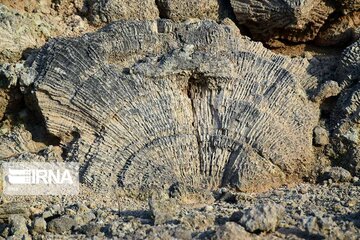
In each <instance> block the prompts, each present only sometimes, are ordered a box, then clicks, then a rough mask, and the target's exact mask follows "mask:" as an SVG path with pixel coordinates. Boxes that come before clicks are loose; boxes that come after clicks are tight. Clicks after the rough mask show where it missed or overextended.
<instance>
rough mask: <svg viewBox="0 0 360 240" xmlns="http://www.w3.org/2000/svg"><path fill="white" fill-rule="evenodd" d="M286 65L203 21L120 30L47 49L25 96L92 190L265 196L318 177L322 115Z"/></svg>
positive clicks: (296, 68)
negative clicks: (314, 173) (231, 191)
mask: <svg viewBox="0 0 360 240" xmlns="http://www.w3.org/2000/svg"><path fill="white" fill-rule="evenodd" d="M292 61H293V60H292V59H290V58H286V57H281V56H276V55H274V54H272V53H270V52H269V51H268V50H266V49H264V48H263V47H262V46H261V45H259V44H255V43H252V42H250V41H248V40H246V39H244V38H242V37H241V35H239V34H238V33H236V32H235V31H233V29H231V27H229V26H226V25H218V24H216V23H214V22H211V21H200V22H196V23H178V24H177V23H173V22H171V21H166V20H159V21H134V22H131V21H128V22H124V21H120V22H115V23H113V24H110V25H109V26H107V27H106V28H104V29H102V30H101V31H98V32H96V33H94V34H87V35H84V36H83V37H80V38H75V39H58V40H52V41H50V42H49V43H48V44H47V45H45V46H44V48H43V49H42V50H41V51H40V53H39V54H38V56H37V57H36V59H35V61H34V62H33V64H32V68H33V69H35V70H36V71H37V76H36V78H35V81H34V91H33V92H34V96H35V98H36V101H37V104H38V106H39V110H40V111H41V113H42V115H43V117H44V119H45V122H46V126H47V129H48V131H49V132H50V133H52V134H54V135H56V136H58V137H60V138H65V137H64V136H66V135H70V134H71V133H74V132H76V133H77V134H73V135H75V136H77V137H76V138H74V139H73V140H72V141H71V143H69V146H68V148H69V149H68V151H67V152H68V157H67V159H68V160H72V161H77V160H78V161H80V162H81V163H82V179H83V181H84V182H85V183H88V184H90V185H92V186H93V187H94V189H100V188H102V187H110V186H113V185H120V186H125V187H133V188H135V189H139V188H142V187H148V186H163V185H166V184H169V185H171V184H173V183H176V182H182V183H185V184H189V185H192V186H194V187H201V188H203V187H206V188H217V187H221V186H231V187H235V188H237V189H239V190H244V191H247V190H249V191H252V190H262V189H266V188H268V187H272V186H278V185H280V184H283V183H287V182H289V181H294V180H295V181H296V180H299V179H301V178H302V177H304V176H306V175H307V174H308V173H309V172H310V171H311V170H312V169H313V167H314V164H313V163H314V155H313V150H312V147H311V145H312V144H311V142H312V130H313V128H314V126H315V125H316V123H317V121H318V110H317V108H316V107H315V106H314V103H312V102H310V101H309V100H308V98H307V96H306V93H305V90H306V89H304V86H303V84H302V82H307V80H309V79H310V76H307V75H306V71H305V70H304V67H303V66H302V65H301V64H297V65H295V64H292ZM287 68H288V69H287ZM301 72H303V75H301V74H300V73H301ZM306 76H307V77H308V78H309V79H307V78H306ZM299 77H300V78H301V79H299ZM309 81H310V80H309Z"/></svg>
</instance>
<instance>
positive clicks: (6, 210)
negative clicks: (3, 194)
mask: <svg viewBox="0 0 360 240" xmlns="http://www.w3.org/2000/svg"><path fill="white" fill-rule="evenodd" d="M11 215H21V216H24V217H29V216H30V210H29V208H28V207H27V206H26V205H25V204H22V203H5V204H2V205H0V220H4V219H8V218H9V217H10V216H11Z"/></svg>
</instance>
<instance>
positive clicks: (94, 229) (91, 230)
mask: <svg viewBox="0 0 360 240" xmlns="http://www.w3.org/2000/svg"><path fill="white" fill-rule="evenodd" d="M101 227H102V225H101V224H97V223H94V222H90V223H88V224H86V225H83V226H81V227H80V229H79V231H80V232H81V233H83V234H85V235H86V236H87V237H93V236H96V235H98V234H99V233H100V230H101Z"/></svg>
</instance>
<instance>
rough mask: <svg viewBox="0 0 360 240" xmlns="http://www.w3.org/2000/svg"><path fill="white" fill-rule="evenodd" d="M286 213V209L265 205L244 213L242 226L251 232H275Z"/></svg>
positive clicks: (271, 204) (270, 204) (241, 221)
mask: <svg viewBox="0 0 360 240" xmlns="http://www.w3.org/2000/svg"><path fill="white" fill-rule="evenodd" d="M284 212H285V209H284V207H282V206H280V205H277V204H273V203H264V204H260V205H257V206H255V207H253V208H248V209H246V210H245V211H244V213H243V216H242V217H241V219H240V221H239V222H240V224H241V225H243V226H244V227H245V229H246V230H247V231H249V232H259V231H260V232H273V231H275V229H276V227H277V226H278V224H279V221H280V220H281V218H282V217H283V215H284Z"/></svg>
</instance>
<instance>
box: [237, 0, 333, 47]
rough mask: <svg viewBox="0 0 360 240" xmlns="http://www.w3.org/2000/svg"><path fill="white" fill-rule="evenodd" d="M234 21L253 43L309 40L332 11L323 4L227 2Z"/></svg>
mask: <svg viewBox="0 0 360 240" xmlns="http://www.w3.org/2000/svg"><path fill="white" fill-rule="evenodd" d="M231 5H232V7H233V9H234V13H235V15H236V18H237V20H238V22H239V23H240V24H244V25H245V26H247V27H248V28H249V30H250V31H251V33H252V35H253V37H254V38H255V39H257V40H269V39H285V40H289V41H292V42H304V41H309V40H313V39H314V38H315V37H316V35H317V33H318V32H319V30H320V28H321V27H322V26H323V24H324V23H325V21H326V19H327V18H328V16H329V15H330V14H331V13H332V12H333V11H334V10H335V9H334V8H333V7H332V6H330V5H329V4H328V3H327V2H326V1H323V0H314V1H313V0H311V1H308V0H295V1H292V0H285V1H282V0H265V1H263V0H246V1H241V0H231Z"/></svg>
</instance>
